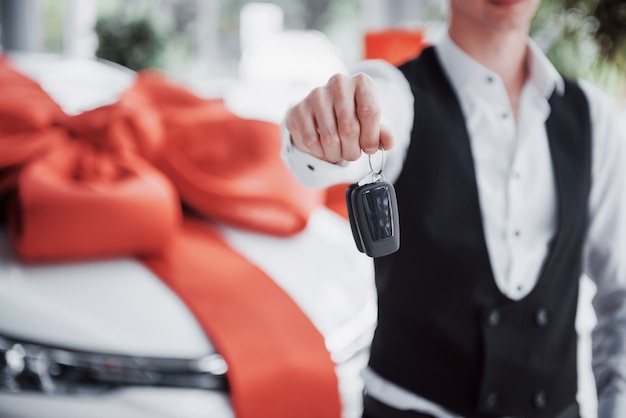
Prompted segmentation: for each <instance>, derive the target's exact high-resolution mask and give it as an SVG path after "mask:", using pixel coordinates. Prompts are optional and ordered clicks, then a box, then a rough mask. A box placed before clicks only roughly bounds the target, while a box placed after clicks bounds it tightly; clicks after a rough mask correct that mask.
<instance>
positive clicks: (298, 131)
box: [286, 104, 324, 158]
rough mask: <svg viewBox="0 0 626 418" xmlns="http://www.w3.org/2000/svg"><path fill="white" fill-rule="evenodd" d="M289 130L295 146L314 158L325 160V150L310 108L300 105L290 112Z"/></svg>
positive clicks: (288, 116)
mask: <svg viewBox="0 0 626 418" xmlns="http://www.w3.org/2000/svg"><path fill="white" fill-rule="evenodd" d="M286 124H287V130H288V131H289V133H290V134H291V142H292V143H293V144H294V146H295V147H296V148H298V149H300V150H302V151H304V152H308V153H310V154H311V155H313V156H314V157H317V158H324V150H323V149H322V146H321V144H320V139H319V134H318V132H317V126H316V124H315V116H314V115H313V112H312V111H310V110H308V108H307V107H306V106H305V105H303V104H299V105H297V106H294V107H293V108H291V109H290V110H289V113H288V115H287V120H286Z"/></svg>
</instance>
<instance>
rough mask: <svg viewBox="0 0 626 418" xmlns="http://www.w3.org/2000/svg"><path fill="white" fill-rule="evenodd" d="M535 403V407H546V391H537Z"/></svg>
mask: <svg viewBox="0 0 626 418" xmlns="http://www.w3.org/2000/svg"><path fill="white" fill-rule="evenodd" d="M533 403H534V404H535V408H537V409H544V408H545V407H546V405H547V404H548V401H547V399H546V393H545V392H544V391H542V390H540V391H539V392H537V393H536V394H535V397H534V399H533Z"/></svg>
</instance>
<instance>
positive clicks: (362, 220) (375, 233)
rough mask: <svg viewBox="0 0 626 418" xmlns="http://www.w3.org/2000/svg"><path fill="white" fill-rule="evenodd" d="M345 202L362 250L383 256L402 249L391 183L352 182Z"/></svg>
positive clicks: (351, 224) (353, 232) (356, 241)
mask: <svg viewBox="0 0 626 418" xmlns="http://www.w3.org/2000/svg"><path fill="white" fill-rule="evenodd" d="M346 204H347V208H348V216H349V218H350V226H351V228H352V234H353V236H354V240H355V243H356V246H357V248H358V249H359V251H361V252H364V253H365V254H367V255H368V256H370V257H382V256H385V255H388V254H391V253H394V252H396V251H397V250H398V249H399V248H400V223H399V218H398V203H397V200H396V192H395V189H394V187H393V185H392V184H391V183H388V182H386V181H377V182H374V183H367V184H364V185H361V186H360V185H358V184H353V185H351V186H349V187H348V188H347V190H346Z"/></svg>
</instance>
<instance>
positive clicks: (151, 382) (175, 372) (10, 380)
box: [0, 337, 228, 394]
mask: <svg viewBox="0 0 626 418" xmlns="http://www.w3.org/2000/svg"><path fill="white" fill-rule="evenodd" d="M227 369H228V367H227V365H226V362H225V361H224V359H223V358H222V356H220V355H219V354H211V355H208V356H206V357H203V358H199V359H171V358H153V357H137V356H124V355H117V354H104V353H91V352H82V351H74V350H68V349H65V348H58V347H51V346H47V345H44V344H38V343H34V342H27V341H22V340H19V339H15V338H8V337H0V391H9V392H22V391H40V392H44V393H48V394H95V393H102V392H105V391H107V390H112V389H116V388H119V387H124V386H163V387H179V388H199V389H211V390H227V389H228V383H227V380H226V371H227Z"/></svg>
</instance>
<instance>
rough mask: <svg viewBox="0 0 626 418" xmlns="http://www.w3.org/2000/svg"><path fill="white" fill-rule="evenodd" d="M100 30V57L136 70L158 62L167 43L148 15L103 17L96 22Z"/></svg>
mask: <svg viewBox="0 0 626 418" xmlns="http://www.w3.org/2000/svg"><path fill="white" fill-rule="evenodd" d="M96 34H97V35H98V49H97V50H96V56H97V57H99V58H103V59H106V60H109V61H113V62H116V63H118V64H121V65H123V66H125V67H128V68H130V69H132V70H135V71H138V70H142V69H144V68H150V67H156V66H158V63H159V58H160V56H161V53H162V52H163V48H164V45H165V42H164V39H163V37H162V36H161V35H160V34H159V33H158V32H157V30H156V29H155V28H154V26H153V25H152V23H151V21H150V20H149V19H147V18H133V19H128V20H127V19H124V18H122V17H120V16H110V17H103V18H100V19H98V22H97V23H96Z"/></svg>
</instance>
